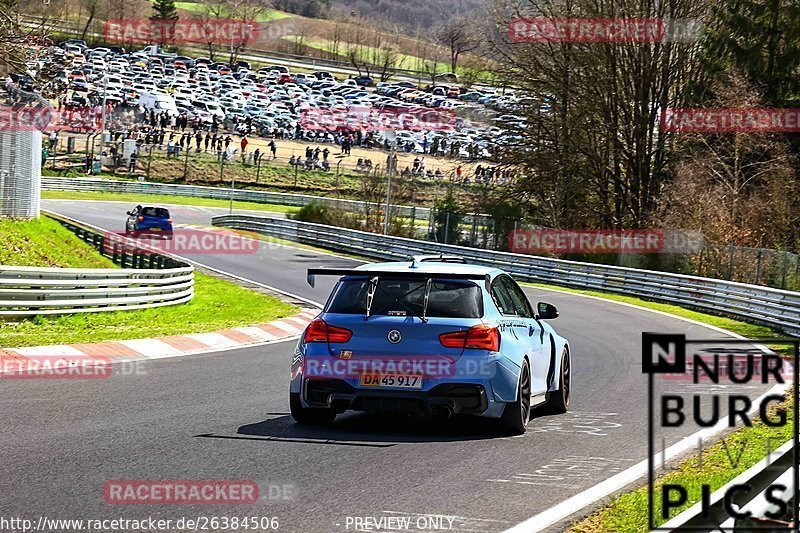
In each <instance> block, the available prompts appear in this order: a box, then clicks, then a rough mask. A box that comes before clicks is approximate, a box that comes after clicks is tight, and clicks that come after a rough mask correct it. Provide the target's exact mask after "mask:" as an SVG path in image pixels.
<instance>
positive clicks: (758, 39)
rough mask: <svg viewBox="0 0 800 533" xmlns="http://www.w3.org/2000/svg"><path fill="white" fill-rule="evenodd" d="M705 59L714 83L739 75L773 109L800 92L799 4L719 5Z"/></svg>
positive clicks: (747, 1)
mask: <svg viewBox="0 0 800 533" xmlns="http://www.w3.org/2000/svg"><path fill="white" fill-rule="evenodd" d="M711 11H712V17H711V20H713V21H714V22H713V23H712V24H711V26H710V27H709V30H708V34H707V41H706V45H707V46H706V52H705V54H704V59H705V61H704V62H705V63H706V66H707V68H708V71H709V72H708V73H709V74H710V76H711V77H712V78H715V79H718V78H719V76H721V75H723V74H724V73H727V72H729V71H732V70H738V71H741V72H743V73H744V74H745V75H746V76H747V78H748V79H749V81H750V82H751V83H752V84H754V85H755V86H757V87H759V88H760V89H761V91H762V92H763V94H764V96H765V97H766V99H767V102H768V103H769V104H772V105H781V104H784V103H786V102H787V101H788V100H790V99H791V98H792V97H793V96H795V95H796V94H797V93H798V87H797V69H798V66H800V4H798V3H797V2H795V1H794V0H717V1H716V2H715V3H713V4H712V6H711Z"/></svg>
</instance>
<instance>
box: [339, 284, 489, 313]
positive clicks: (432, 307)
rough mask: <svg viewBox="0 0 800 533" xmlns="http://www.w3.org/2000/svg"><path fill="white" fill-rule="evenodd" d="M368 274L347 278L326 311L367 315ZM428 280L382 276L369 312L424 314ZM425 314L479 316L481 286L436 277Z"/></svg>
mask: <svg viewBox="0 0 800 533" xmlns="http://www.w3.org/2000/svg"><path fill="white" fill-rule="evenodd" d="M368 286H369V280H368V279H367V278H351V279H344V280H342V281H340V282H339V284H338V285H337V286H336V288H335V289H334V291H333V294H332V295H331V298H330V300H329V301H328V306H327V308H326V312H328V313H343V314H348V315H365V314H366V310H367V289H368ZM424 297H425V280H417V279H414V280H412V279H392V278H383V279H380V280H379V281H378V288H377V289H376V290H375V296H374V298H373V300H372V307H371V308H370V315H387V316H414V315H417V316H421V315H422V307H423V302H424ZM426 316H429V317H442V318H480V317H481V316H483V299H482V297H481V290H480V287H478V286H477V285H475V284H474V283H471V282H468V281H443V280H434V281H433V282H432V283H431V292H430V295H429V296H428V309H427V313H426Z"/></svg>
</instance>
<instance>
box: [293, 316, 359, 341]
mask: <svg viewBox="0 0 800 533" xmlns="http://www.w3.org/2000/svg"><path fill="white" fill-rule="evenodd" d="M352 336H353V332H352V331H350V330H349V329H346V328H339V327H336V326H331V325H329V324H328V323H327V322H325V321H324V320H322V319H321V318H317V319H316V320H314V321H313V322H311V324H309V325H308V328H307V329H306V334H305V336H304V337H303V342H306V343H308V342H347V341H349V340H350V337H352Z"/></svg>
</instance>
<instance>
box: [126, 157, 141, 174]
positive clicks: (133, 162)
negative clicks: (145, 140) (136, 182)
mask: <svg viewBox="0 0 800 533" xmlns="http://www.w3.org/2000/svg"><path fill="white" fill-rule="evenodd" d="M138 160H139V154H138V153H137V152H133V153H132V154H131V157H130V161H129V162H128V174H133V173H134V171H136V162H137V161H138Z"/></svg>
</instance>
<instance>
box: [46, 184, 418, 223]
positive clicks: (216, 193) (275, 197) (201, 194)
mask: <svg viewBox="0 0 800 533" xmlns="http://www.w3.org/2000/svg"><path fill="white" fill-rule="evenodd" d="M42 189H46V190H51V191H95V192H117V193H127V194H166V195H170V196H188V197H192V198H214V199H218V200H230V198H231V191H233V199H234V201H242V202H255V203H260V204H276V205H288V206H296V207H302V206H304V205H308V204H310V203H319V204H325V205H328V206H330V207H331V208H334V209H337V210H341V211H348V212H360V213H363V212H364V211H365V206H366V204H365V203H364V202H359V201H357V200H341V199H336V198H325V197H322V196H312V195H310V194H290V193H281V192H269V191H251V190H247V189H230V188H224V187H207V186H202V185H176V184H173V183H154V182H147V181H125V180H108V179H102V178H60V177H48V176H42ZM392 210H393V212H395V213H397V215H398V216H401V217H409V218H411V217H413V218H416V219H417V220H428V219H429V218H430V213H431V210H430V209H429V208H427V207H413V206H408V205H393V206H392Z"/></svg>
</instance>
